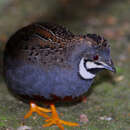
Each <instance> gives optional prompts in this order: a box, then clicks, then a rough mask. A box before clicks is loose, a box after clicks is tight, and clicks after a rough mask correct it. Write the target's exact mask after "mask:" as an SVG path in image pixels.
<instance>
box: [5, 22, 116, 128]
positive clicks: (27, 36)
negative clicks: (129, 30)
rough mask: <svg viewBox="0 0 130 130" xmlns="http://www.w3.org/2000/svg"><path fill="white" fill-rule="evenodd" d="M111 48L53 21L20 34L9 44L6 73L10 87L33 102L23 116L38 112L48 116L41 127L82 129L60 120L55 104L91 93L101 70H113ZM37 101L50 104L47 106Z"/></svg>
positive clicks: (100, 38)
mask: <svg viewBox="0 0 130 130" xmlns="http://www.w3.org/2000/svg"><path fill="white" fill-rule="evenodd" d="M110 50H111V48H110V44H109V42H108V40H106V39H105V38H104V37H103V36H100V35H98V34H91V33H86V34H85V35H75V34H73V33H72V32H70V31H69V30H68V29H67V28H65V27H64V26H61V25H58V24H54V23H45V22H37V23H32V24H30V25H27V26H25V27H23V28H21V29H19V30H18V31H16V32H15V33H14V34H13V35H12V36H11V37H10V38H9V40H8V41H7V44H6V47H5V51H4V58H3V62H4V68H3V70H4V77H5V81H6V84H7V86H8V89H9V90H10V91H11V92H12V93H13V94H14V95H17V96H18V97H20V98H21V99H27V100H28V101H29V103H30V110H29V111H28V112H27V114H26V115H25V116H24V118H25V119H26V118H29V117H30V116H31V115H32V113H33V112H36V113H37V114H38V115H40V116H42V117H43V118H45V124H43V127H49V126H52V125H56V126H58V127H59V129H60V130H64V126H63V125H68V126H79V124H78V123H75V122H69V121H64V120H62V119H61V118H60V117H59V115H58V113H57V111H56V107H55V104H56V103H57V102H60V103H63V102H64V101H67V102H70V101H73V100H75V99H78V98H80V97H81V96H82V95H84V94H85V93H87V91H88V89H89V88H90V87H91V85H92V83H93V81H94V79H95V77H96V74H97V73H98V72H100V71H102V70H104V69H105V70H109V71H112V72H115V71H116V69H115V66H114V64H113V62H112V58H111V54H110ZM37 101H38V102H39V101H41V102H46V103H47V105H49V108H48V107H45V108H44V107H41V106H39V105H37V103H36V102H37ZM46 103H45V104H46ZM49 113H50V114H51V116H49V115H50V114H49Z"/></svg>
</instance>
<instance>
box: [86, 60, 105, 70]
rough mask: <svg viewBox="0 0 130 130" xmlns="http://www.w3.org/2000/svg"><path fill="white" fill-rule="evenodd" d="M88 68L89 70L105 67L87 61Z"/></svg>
mask: <svg viewBox="0 0 130 130" xmlns="http://www.w3.org/2000/svg"><path fill="white" fill-rule="evenodd" d="M86 68H87V69H98V68H104V66H103V65H97V64H95V63H94V62H91V61H87V62H86Z"/></svg>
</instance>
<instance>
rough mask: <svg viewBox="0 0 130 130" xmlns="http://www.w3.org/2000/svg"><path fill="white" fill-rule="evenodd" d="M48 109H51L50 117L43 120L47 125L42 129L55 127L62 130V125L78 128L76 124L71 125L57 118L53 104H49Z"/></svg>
mask: <svg viewBox="0 0 130 130" xmlns="http://www.w3.org/2000/svg"><path fill="white" fill-rule="evenodd" d="M50 107H51V112H52V116H51V117H49V118H48V119H46V120H45V121H46V122H47V123H46V124H44V125H43V127H48V126H51V125H57V126H58V127H59V128H60V130H64V127H63V125H68V126H79V124H78V123H72V122H68V121H64V120H61V119H60V118H59V116H58V113H57V112H56V108H55V106H54V104H51V105H50Z"/></svg>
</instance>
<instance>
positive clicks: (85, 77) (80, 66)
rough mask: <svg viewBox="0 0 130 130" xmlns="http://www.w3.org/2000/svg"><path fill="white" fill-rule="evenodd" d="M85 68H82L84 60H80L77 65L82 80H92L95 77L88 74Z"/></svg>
mask: <svg viewBox="0 0 130 130" xmlns="http://www.w3.org/2000/svg"><path fill="white" fill-rule="evenodd" d="M86 68H87V66H86V67H85V66H84V58H82V59H81V61H80V63H79V74H80V76H81V77H82V78H84V79H93V78H94V77H95V76H96V75H95V74H92V73H90V72H89V71H87V69H86Z"/></svg>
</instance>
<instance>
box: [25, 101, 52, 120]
mask: <svg viewBox="0 0 130 130" xmlns="http://www.w3.org/2000/svg"><path fill="white" fill-rule="evenodd" d="M33 112H36V113H37V114H39V115H40V116H43V117H44V118H46V119H49V116H48V115H46V114H44V113H42V112H46V113H47V112H51V110H49V109H46V108H42V107H39V106H37V105H36V104H35V103H33V102H31V103H30V110H29V112H28V113H27V114H26V115H25V116H24V119H26V118H29V117H30V116H31V115H32V113H33Z"/></svg>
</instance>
